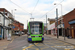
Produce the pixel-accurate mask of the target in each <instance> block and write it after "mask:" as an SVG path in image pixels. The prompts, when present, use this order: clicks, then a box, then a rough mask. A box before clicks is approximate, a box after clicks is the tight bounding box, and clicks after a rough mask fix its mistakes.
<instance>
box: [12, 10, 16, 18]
mask: <svg viewBox="0 0 75 50" xmlns="http://www.w3.org/2000/svg"><path fill="white" fill-rule="evenodd" d="M16 10H17V9H14V10H11V12H12V15H13V17H14V19H15V13H14V12H13V11H16Z"/></svg>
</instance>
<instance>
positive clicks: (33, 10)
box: [31, 0, 39, 13]
mask: <svg viewBox="0 0 75 50" xmlns="http://www.w3.org/2000/svg"><path fill="white" fill-rule="evenodd" d="M38 2H39V0H38V1H37V3H36V5H35V7H34V9H33V10H32V12H31V13H33V12H34V10H35V8H36V6H37V4H38Z"/></svg>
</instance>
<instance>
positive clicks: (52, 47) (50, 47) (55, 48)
mask: <svg viewBox="0 0 75 50" xmlns="http://www.w3.org/2000/svg"><path fill="white" fill-rule="evenodd" d="M45 45H46V46H48V47H50V48H52V49H54V50H57V49H56V48H53V47H51V46H49V45H47V44H45Z"/></svg>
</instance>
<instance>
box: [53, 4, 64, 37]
mask: <svg viewBox="0 0 75 50" xmlns="http://www.w3.org/2000/svg"><path fill="white" fill-rule="evenodd" d="M54 5H57V4H56V3H54ZM58 5H61V20H62V22H61V23H62V36H63V17H62V4H58ZM64 38H65V34H64Z"/></svg>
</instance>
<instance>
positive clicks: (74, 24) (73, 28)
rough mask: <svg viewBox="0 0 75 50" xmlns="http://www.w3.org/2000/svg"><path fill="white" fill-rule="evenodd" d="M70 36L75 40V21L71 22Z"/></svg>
mask: <svg viewBox="0 0 75 50" xmlns="http://www.w3.org/2000/svg"><path fill="white" fill-rule="evenodd" d="M69 24H70V34H69V36H71V37H72V38H75V20H73V21H70V22H69Z"/></svg>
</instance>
